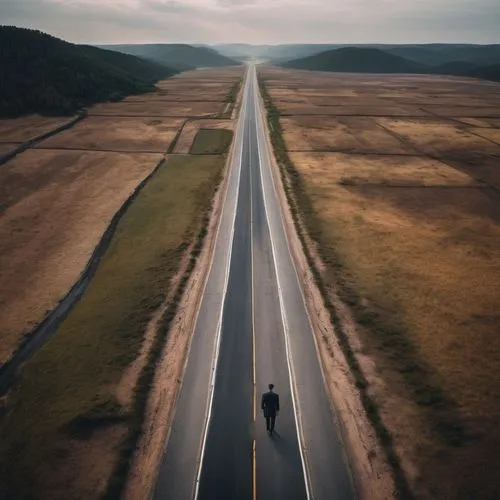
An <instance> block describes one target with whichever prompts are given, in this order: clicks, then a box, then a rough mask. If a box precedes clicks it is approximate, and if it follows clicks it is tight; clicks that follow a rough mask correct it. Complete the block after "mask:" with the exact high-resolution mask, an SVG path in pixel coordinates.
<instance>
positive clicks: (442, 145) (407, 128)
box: [376, 118, 500, 157]
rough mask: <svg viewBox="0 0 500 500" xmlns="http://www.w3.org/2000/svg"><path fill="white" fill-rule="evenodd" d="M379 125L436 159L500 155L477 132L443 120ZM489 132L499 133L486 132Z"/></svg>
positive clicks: (499, 148)
mask: <svg viewBox="0 0 500 500" xmlns="http://www.w3.org/2000/svg"><path fill="white" fill-rule="evenodd" d="M376 121H377V123H378V124H380V125H381V126H382V127H384V128H385V129H386V130H389V131H391V132H393V133H394V134H395V135H396V136H397V137H399V138H400V139H403V140H404V141H405V142H407V143H409V144H411V145H413V146H414V147H416V148H417V149H418V150H419V151H420V152H422V153H423V154H428V155H432V156H438V157H440V156H442V157H448V156H458V157H463V156H464V155H468V156H476V155H477V154H478V153H479V154H481V155H488V154H492V155H500V146H498V145H497V144H492V143H491V142H490V141H488V140H487V139H484V138H483V137H480V136H478V135H477V130H478V129H477V128H472V127H471V128H468V127H467V126H466V125H463V126H460V125H458V124H455V123H452V122H448V121H447V120H445V119H443V118H427V119H425V118H424V119H415V118H412V119H411V120H406V119H403V120H401V119H391V118H377V119H376ZM486 131H490V132H491V131H497V132H498V131H499V130H498V129H489V128H488V129H486Z"/></svg>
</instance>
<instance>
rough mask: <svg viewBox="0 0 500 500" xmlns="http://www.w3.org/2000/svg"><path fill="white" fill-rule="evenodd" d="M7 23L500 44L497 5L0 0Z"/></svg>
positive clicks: (105, 34) (143, 35) (150, 37)
mask: <svg viewBox="0 0 500 500" xmlns="http://www.w3.org/2000/svg"><path fill="white" fill-rule="evenodd" d="M0 19H1V23H2V24H9V25H15V26H19V27H26V28H33V29H39V30H41V31H45V32H48V33H50V34H52V35H54V36H57V37H60V38H63V39H65V40H68V41H71V42H76V43H91V44H111V43H115V44H117V43H190V44H218V43H249V44H255V45H267V44H269V45H279V44H295V43H296V44H308V43H332V44H384V43H385V44H425V43H477V44H488V43H500V38H499V35H498V20H499V19H500V2H498V1H497V0H474V1H472V0H413V1H411V2H410V1H408V0H406V1H405V0H399V1H398V0H371V1H369V0H352V1H351V2H349V3H345V2H342V1H340V0H275V1H273V2H272V3H270V2H269V1H268V0H184V1H182V2H181V1H179V0H0Z"/></svg>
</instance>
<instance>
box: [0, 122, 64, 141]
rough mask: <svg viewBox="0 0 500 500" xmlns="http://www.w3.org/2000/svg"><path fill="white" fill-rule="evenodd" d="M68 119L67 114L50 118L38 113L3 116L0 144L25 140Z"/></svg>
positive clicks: (0, 125) (0, 126)
mask: <svg viewBox="0 0 500 500" xmlns="http://www.w3.org/2000/svg"><path fill="white" fill-rule="evenodd" d="M69 120H70V119H69V118H68V117H67V116H66V117H57V118H51V117H47V116H39V115H32V116H28V117H22V118H3V119H1V120H0V144H1V143H5V142H26V141H28V140H30V139H33V138H34V137H36V136H38V135H40V134H43V133H44V132H48V131H49V130H52V129H54V128H56V127H58V126H59V125H62V124H63V123H66V122H68V121H69Z"/></svg>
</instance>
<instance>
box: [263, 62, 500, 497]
mask: <svg viewBox="0 0 500 500" xmlns="http://www.w3.org/2000/svg"><path fill="white" fill-rule="evenodd" d="M260 77H261V80H262V81H264V82H265V88H266V92H267V94H268V96H267V98H268V99H267V105H268V110H270V111H271V115H270V120H271V121H270V125H271V129H272V130H274V132H271V133H272V135H273V136H274V144H275V146H276V147H277V148H278V149H279V151H277V155H278V158H281V161H282V162H285V163H286V162H287V161H289V163H287V165H288V166H289V170H288V172H289V174H288V175H290V174H293V172H297V173H298V175H299V179H300V183H299V184H294V186H295V187H294V188H292V191H293V194H294V195H295V199H296V200H297V203H298V206H299V209H300V213H301V217H302V220H303V221H304V223H305V225H306V227H307V229H308V233H309V234H310V235H311V236H312V238H313V240H314V241H315V242H316V243H317V245H318V247H317V250H318V251H319V254H320V256H321V258H322V259H323V262H324V263H325V264H326V268H325V269H324V270H323V272H322V275H323V280H324V281H325V282H326V284H327V286H329V287H330V288H329V289H330V291H331V290H333V289H335V290H337V291H338V294H339V295H340V297H341V298H342V299H343V300H344V302H345V303H347V304H349V306H350V307H351V310H352V311H353V314H354V318H355V319H356V321H357V327H356V329H357V332H358V334H359V338H360V339H361V343H362V347H361V348H356V349H354V352H355V356H356V358H357V359H359V360H361V361H359V362H360V363H361V364H362V366H363V367H364V368H363V369H364V370H365V374H366V377H367V380H368V383H369V384H368V386H367V387H363V388H362V390H364V391H365V392H366V393H367V394H369V395H370V397H371V398H372V399H373V400H374V401H375V404H376V406H377V407H378V408H379V414H380V415H381V418H382V422H383V425H384V426H385V428H386V429H387V430H388V431H389V432H390V434H391V435H392V439H393V444H392V447H393V449H394V451H395V453H396V456H397V457H398V461H399V467H402V468H403V470H404V471H405V475H406V478H407V479H408V481H409V483H410V485H411V487H412V489H413V490H414V492H415V493H416V496H417V497H418V498H449V499H459V498H496V497H497V496H498V495H499V494H500V481H499V478H498V475H497V474H496V471H495V470H494V469H495V468H494V467H491V464H492V463H498V462H499V460H500V451H499V450H500V424H499V422H500V388H499V386H498V383H497V380H498V378H499V376H500V338H499V337H498V331H499V328H500V313H499V311H500V174H499V171H500V142H499V141H498V137H499V135H498V134H499V133H500V85H498V84H495V83H491V82H485V81H478V80H472V79H470V80H469V79H464V78H462V79H460V78H452V77H431V76H418V75H412V76H399V75H398V76H379V75H354V74H352V75H350V74H325V73H315V72H306V71H291V70H283V69H277V68H270V67H268V68H263V69H262V70H261V71H260ZM342 101H343V102H344V104H342ZM333 102H334V103H335V104H334V105H332V103H333ZM323 104H324V106H323ZM397 109H401V110H403V109H404V114H403V113H402V112H401V113H400V115H398V116H396V115H395V112H394V110H397ZM353 110H357V111H356V114H355V116H354V115H353ZM365 110H366V111H365ZM388 110H389V112H388ZM280 136H281V138H282V140H280ZM287 158H288V160H287ZM287 178H288V182H290V179H292V177H291V176H290V177H287ZM332 287H335V288H332ZM331 293H333V292H331ZM352 340H353V339H352V338H351V341H352ZM352 345H355V344H352V343H351V348H352V349H353V347H352ZM363 359H365V360H366V359H370V360H371V361H370V362H369V363H368V364H367V362H366V361H365V362H364V364H363ZM373 363H374V366H375V369H374V371H372V372H371V371H370V370H369V369H368V368H367V366H371V364H373Z"/></svg>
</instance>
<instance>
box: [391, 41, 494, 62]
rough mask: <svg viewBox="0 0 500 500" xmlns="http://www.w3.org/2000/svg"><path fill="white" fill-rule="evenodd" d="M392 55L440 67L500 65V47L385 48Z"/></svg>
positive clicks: (446, 45)
mask: <svg viewBox="0 0 500 500" xmlns="http://www.w3.org/2000/svg"><path fill="white" fill-rule="evenodd" d="M383 50H385V51H386V52H389V53H391V54H394V55H397V56H400V57H404V58H406V59H411V60H412V61H415V62H418V63H422V64H429V65H431V66H440V65H443V64H447V63H452V62H453V63H455V62H459V61H460V62H466V63H472V64H476V65H481V66H487V65H492V64H497V63H500V45H498V44H497V45H454V44H428V45H401V46H397V47H387V48H385V47H383Z"/></svg>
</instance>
